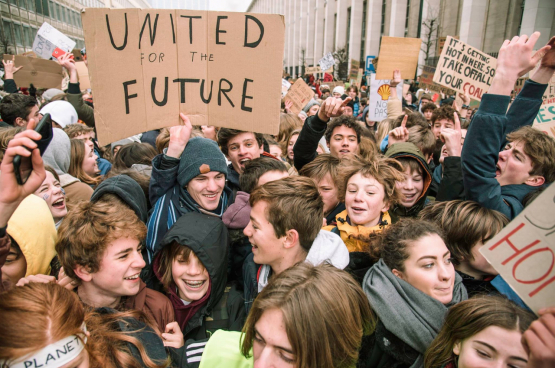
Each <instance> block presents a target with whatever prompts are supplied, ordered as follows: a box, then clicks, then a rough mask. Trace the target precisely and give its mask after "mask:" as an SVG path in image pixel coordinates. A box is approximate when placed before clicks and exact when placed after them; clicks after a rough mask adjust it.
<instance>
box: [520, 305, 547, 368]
mask: <svg viewBox="0 0 555 368" xmlns="http://www.w3.org/2000/svg"><path fill="white" fill-rule="evenodd" d="M539 313H540V316H541V317H540V318H539V319H538V320H537V321H534V322H532V324H531V325H530V327H529V328H528V330H526V332H524V335H523V336H522V345H523V346H524V349H525V350H526V351H527V352H528V354H529V358H528V365H527V367H533V368H550V367H553V366H555V308H554V307H551V308H546V309H544V310H540V312H539Z"/></svg>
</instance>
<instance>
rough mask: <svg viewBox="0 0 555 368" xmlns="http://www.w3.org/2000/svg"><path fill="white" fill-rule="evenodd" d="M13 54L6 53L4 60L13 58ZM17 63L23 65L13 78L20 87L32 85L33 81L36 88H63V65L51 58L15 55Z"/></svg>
mask: <svg viewBox="0 0 555 368" xmlns="http://www.w3.org/2000/svg"><path fill="white" fill-rule="evenodd" d="M12 58H13V55H7V54H4V60H12ZM15 65H16V66H18V67H19V66H22V67H23V68H21V69H20V70H19V71H18V72H17V73H15V74H14V76H13V78H14V81H15V83H16V84H17V86H18V87H30V85H31V83H33V85H34V86H35V88H61V86H62V79H63V77H64V76H63V73H62V69H63V68H62V66H61V65H59V64H58V63H56V62H55V61H51V60H44V59H38V58H33V57H26V56H21V55H16V56H15Z"/></svg>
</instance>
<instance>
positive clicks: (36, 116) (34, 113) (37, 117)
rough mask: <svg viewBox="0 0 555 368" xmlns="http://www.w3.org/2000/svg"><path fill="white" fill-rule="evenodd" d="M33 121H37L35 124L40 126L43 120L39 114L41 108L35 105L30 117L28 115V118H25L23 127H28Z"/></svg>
mask: <svg viewBox="0 0 555 368" xmlns="http://www.w3.org/2000/svg"><path fill="white" fill-rule="evenodd" d="M31 119H34V120H35V124H38V123H39V121H40V119H42V115H41V113H40V112H39V107H38V106H37V105H35V106H33V107H32V108H31V111H30V112H29V115H27V117H26V118H25V121H23V122H22V123H23V125H22V126H25V127H26V126H27V124H28V123H29V121H30V120H31Z"/></svg>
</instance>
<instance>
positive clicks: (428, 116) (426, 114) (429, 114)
mask: <svg viewBox="0 0 555 368" xmlns="http://www.w3.org/2000/svg"><path fill="white" fill-rule="evenodd" d="M433 113H434V111H433V110H426V111H424V112H423V114H424V118H425V119H426V121H428V122H429V121H430V120H432V114H433Z"/></svg>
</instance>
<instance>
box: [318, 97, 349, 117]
mask: <svg viewBox="0 0 555 368" xmlns="http://www.w3.org/2000/svg"><path fill="white" fill-rule="evenodd" d="M351 100H352V98H351V97H347V98H346V99H345V100H341V99H340V98H335V97H328V98H327V99H326V101H324V103H323V104H322V106H320V110H318V118H319V119H320V120H322V121H328V120H330V118H335V117H338V116H341V115H343V111H344V110H345V106H346V105H347V104H348V103H349V102H351Z"/></svg>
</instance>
